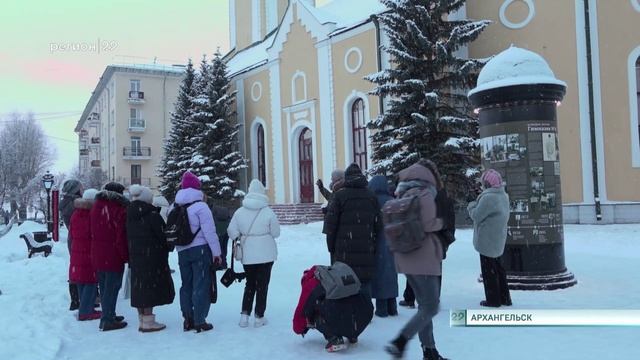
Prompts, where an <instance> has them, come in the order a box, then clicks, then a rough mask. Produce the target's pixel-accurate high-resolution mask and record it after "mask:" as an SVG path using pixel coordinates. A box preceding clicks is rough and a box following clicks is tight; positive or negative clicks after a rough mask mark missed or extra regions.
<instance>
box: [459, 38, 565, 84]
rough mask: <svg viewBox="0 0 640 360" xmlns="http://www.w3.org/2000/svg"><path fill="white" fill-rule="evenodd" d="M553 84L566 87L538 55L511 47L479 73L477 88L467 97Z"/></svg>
mask: <svg viewBox="0 0 640 360" xmlns="http://www.w3.org/2000/svg"><path fill="white" fill-rule="evenodd" d="M530 84H554V85H562V86H565V87H566V86H567V84H566V83H565V82H564V81H562V80H558V79H557V78H556V77H555V75H554V74H553V71H552V70H551V68H550V67H549V64H548V63H547V61H546V60H545V59H544V58H543V57H542V56H540V55H538V54H536V53H534V52H532V51H529V50H526V49H522V48H518V47H515V46H511V47H510V48H508V49H507V50H505V51H503V52H501V53H500V54H498V55H496V56H495V57H494V58H493V59H491V60H490V61H489V62H488V63H487V64H486V65H485V66H484V67H483V68H482V71H480V75H479V76H478V83H477V87H476V88H475V89H473V90H471V91H469V96H471V95H473V94H475V93H477V92H480V91H485V90H489V89H496V88H501V87H506V86H513V85H530Z"/></svg>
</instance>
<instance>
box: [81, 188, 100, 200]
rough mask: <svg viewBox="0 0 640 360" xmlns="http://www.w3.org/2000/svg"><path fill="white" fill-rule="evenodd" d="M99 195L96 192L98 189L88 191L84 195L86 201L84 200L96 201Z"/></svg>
mask: <svg viewBox="0 0 640 360" xmlns="http://www.w3.org/2000/svg"><path fill="white" fill-rule="evenodd" d="M97 194H98V190H96V189H87V190H85V191H84V192H83V193H82V199H84V200H95V199H96V195H97Z"/></svg>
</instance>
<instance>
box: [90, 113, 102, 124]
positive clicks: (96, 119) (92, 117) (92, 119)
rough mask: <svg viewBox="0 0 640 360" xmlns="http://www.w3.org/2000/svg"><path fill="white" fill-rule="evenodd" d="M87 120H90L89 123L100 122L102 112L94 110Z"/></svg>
mask: <svg viewBox="0 0 640 360" xmlns="http://www.w3.org/2000/svg"><path fill="white" fill-rule="evenodd" d="M87 120H89V125H94V124H100V114H98V113H97V112H92V113H91V114H89V118H88V119H87Z"/></svg>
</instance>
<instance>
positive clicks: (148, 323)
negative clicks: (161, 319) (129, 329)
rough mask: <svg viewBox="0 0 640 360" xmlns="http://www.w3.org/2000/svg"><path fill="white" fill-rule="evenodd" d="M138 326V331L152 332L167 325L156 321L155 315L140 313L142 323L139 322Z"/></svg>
mask: <svg viewBox="0 0 640 360" xmlns="http://www.w3.org/2000/svg"><path fill="white" fill-rule="evenodd" d="M140 325H141V326H140V328H138V331H140V332H154V331H160V330H164V329H165V328H166V327H167V325H165V324H161V323H158V322H156V316H155V315H153V314H151V315H142V323H141V324H140Z"/></svg>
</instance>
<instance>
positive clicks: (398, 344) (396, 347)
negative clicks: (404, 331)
mask: <svg viewBox="0 0 640 360" xmlns="http://www.w3.org/2000/svg"><path fill="white" fill-rule="evenodd" d="M407 342H409V340H408V339H407V338H406V337H404V336H403V335H400V336H398V337H397V338H395V340H393V341H391V342H390V343H389V345H387V346H385V347H384V350H385V351H386V352H387V353H388V354H389V355H391V356H393V358H394V359H402V356H403V355H404V350H405V348H406V347H407Z"/></svg>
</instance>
